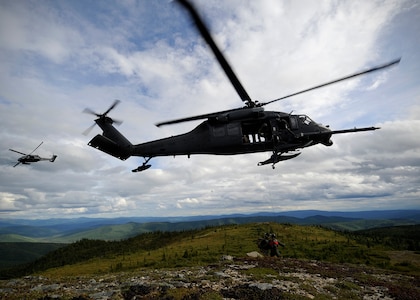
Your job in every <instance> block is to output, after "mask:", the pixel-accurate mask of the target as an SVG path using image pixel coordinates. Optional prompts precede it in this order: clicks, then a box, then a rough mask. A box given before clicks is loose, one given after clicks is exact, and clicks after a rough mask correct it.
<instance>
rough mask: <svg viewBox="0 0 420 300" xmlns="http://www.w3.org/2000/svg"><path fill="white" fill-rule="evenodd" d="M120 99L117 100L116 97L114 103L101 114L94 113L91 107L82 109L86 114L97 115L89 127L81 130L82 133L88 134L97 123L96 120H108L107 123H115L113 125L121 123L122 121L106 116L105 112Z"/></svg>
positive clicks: (111, 108)
mask: <svg viewBox="0 0 420 300" xmlns="http://www.w3.org/2000/svg"><path fill="white" fill-rule="evenodd" d="M120 102H121V101H120V100H118V99H116V100H115V101H114V103H113V104H112V105H111V106H110V107H109V108H108V109H107V110H106V111H105V112H104V113H102V114H98V113H96V112H94V111H93V110H92V109H90V108H85V109H84V110H83V112H84V113H86V114H91V115H94V116H96V117H98V119H96V120H95V123H93V124H92V125H91V126H90V127H88V128H87V129H86V130H85V131H83V135H88V134H89V133H90V132H91V130H92V129H93V127H95V125H96V124H97V122H98V121H102V122H108V123H110V124H115V125H121V123H122V121H120V120H115V119H112V118H110V117H108V116H107V114H108V113H109V112H110V111H111V110H113V109H114V108H115V107H116V106H117V105H118V104H119V103H120Z"/></svg>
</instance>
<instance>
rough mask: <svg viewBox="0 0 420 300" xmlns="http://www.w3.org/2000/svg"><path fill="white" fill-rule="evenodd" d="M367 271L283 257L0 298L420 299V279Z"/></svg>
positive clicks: (52, 283)
mask: <svg viewBox="0 0 420 300" xmlns="http://www.w3.org/2000/svg"><path fill="white" fill-rule="evenodd" d="M385 272H386V271H384V270H380V269H372V268H368V267H366V266H352V265H344V264H332V263H325V262H318V261H304V260H296V259H290V258H287V259H283V258H280V259H279V258H260V257H256V258H253V257H248V258H241V259H235V258H229V259H227V258H224V260H223V261H221V262H220V263H218V264H214V265H209V266H205V267H193V268H177V269H155V270H153V269H138V270H136V271H132V272H129V273H128V272H126V273H107V274H103V275H95V276H93V275H92V276H89V277H84V276H80V277H71V278H61V279H50V278H47V277H44V276H27V277H24V278H19V279H13V280H7V281H1V282H0V298H1V299H79V300H82V299H92V300H102V299H283V298H290V297H296V298H297V299H317V298H320V297H322V299H350V298H351V299H365V300H376V299H407V300H408V299H420V277H418V276H407V275H402V274H397V273H385Z"/></svg>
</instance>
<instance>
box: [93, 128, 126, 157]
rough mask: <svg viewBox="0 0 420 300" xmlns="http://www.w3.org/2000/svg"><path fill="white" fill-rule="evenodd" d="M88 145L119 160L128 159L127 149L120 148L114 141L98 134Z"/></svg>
mask: <svg viewBox="0 0 420 300" xmlns="http://www.w3.org/2000/svg"><path fill="white" fill-rule="evenodd" d="M88 145H89V146H91V147H93V148H96V149H99V150H101V151H102V152H105V153H107V154H109V155H112V156H114V157H117V158H119V159H121V160H126V159H127V158H129V157H130V151H129V148H127V147H121V146H119V145H118V144H117V143H115V142H114V141H112V140H110V139H109V138H107V137H104V136H103V135H100V134H98V135H97V136H95V137H94V138H93V139H92V140H91V141H90V142H89V143H88Z"/></svg>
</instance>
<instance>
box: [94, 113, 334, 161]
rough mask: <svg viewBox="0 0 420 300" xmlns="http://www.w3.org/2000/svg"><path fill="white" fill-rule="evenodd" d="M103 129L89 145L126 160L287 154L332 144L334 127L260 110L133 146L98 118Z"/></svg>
mask: <svg viewBox="0 0 420 300" xmlns="http://www.w3.org/2000/svg"><path fill="white" fill-rule="evenodd" d="M96 123H97V124H98V125H99V126H100V127H101V128H102V129H103V131H104V132H103V135H97V136H96V137H94V138H93V139H92V140H91V141H90V142H89V145H90V146H92V147H94V148H97V149H99V150H102V151H104V152H106V153H108V154H111V155H113V156H115V157H118V158H120V159H122V160H125V159H126V158H128V157H130V156H141V157H145V158H152V157H157V156H177V155H187V156H189V155H193V154H213V155H235V154H246V153H254V152H267V151H273V152H275V153H278V154H282V153H287V152H289V151H294V150H297V149H300V148H305V147H309V146H313V145H316V144H319V143H322V144H324V145H326V146H331V145H332V142H331V141H330V137H331V130H330V129H329V128H328V127H325V126H322V125H321V124H318V123H316V122H314V121H313V120H311V119H310V118H309V117H308V116H306V115H292V114H286V113H283V112H275V111H267V112H264V111H260V112H259V116H258V117H253V118H244V119H239V120H228V118H226V119H224V118H220V117H219V118H209V119H208V120H206V121H203V122H202V123H201V124H199V125H198V126H197V127H196V128H194V129H193V130H191V131H190V132H187V133H184V134H180V135H176V136H172V137H167V138H163V139H158V140H155V141H150V142H146V143H141V144H136V145H132V144H131V143H130V142H129V141H128V140H127V139H126V138H125V137H124V136H123V135H122V134H121V133H119V131H118V130H117V129H116V128H115V127H114V126H112V121H111V120H101V119H98V120H96Z"/></svg>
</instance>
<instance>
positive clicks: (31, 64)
mask: <svg viewBox="0 0 420 300" xmlns="http://www.w3.org/2000/svg"><path fill="white" fill-rule="evenodd" d="M194 3H195V4H196V7H197V8H198V10H199V12H200V14H201V15H202V17H203V18H204V20H205V22H206V23H207V24H208V25H209V27H210V29H211V32H212V35H213V36H214V38H215V39H216V41H217V43H218V44H219V46H220V48H221V49H222V51H223V52H224V53H225V55H226V57H227V58H228V60H229V62H230V63H231V65H232V66H233V68H234V70H235V72H236V74H237V75H238V77H239V79H240V80H241V82H242V84H243V85H244V86H245V88H246V90H247V92H248V93H249V94H250V96H251V97H252V98H253V99H254V100H259V101H269V100H272V99H275V98H279V97H281V96H284V95H287V94H290V93H293V92H296V91H299V90H302V89H305V88H309V87H311V86H314V85H317V84H321V83H323V82H326V81H330V80H333V79H335V78H338V77H341V76H345V75H348V74H352V73H354V72H357V71H361V70H364V69H366V68H369V67H372V66H375V65H380V64H382V63H386V62H388V61H391V60H393V59H395V58H398V57H402V60H401V62H400V64H399V65H397V66H396V67H393V68H390V69H387V70H385V71H383V72H376V73H374V74H371V75H368V76H364V77H363V78H358V79H354V80H349V81H346V82H343V83H340V84H336V85H333V86H329V87H326V88H323V89H319V90H317V91H313V92H309V93H306V94H303V95H300V96H296V97H293V98H289V99H286V100H284V101H280V102H276V103H274V104H271V105H270V106H268V107H266V110H275V111H284V112H291V111H293V112H294V113H298V114H307V115H309V116H310V117H311V118H312V119H314V120H315V121H317V122H319V123H323V124H328V125H330V127H331V128H332V129H344V128H352V127H355V126H356V127H363V126H379V127H381V129H380V130H377V131H375V132H363V133H352V134H346V135H336V136H334V137H333V141H334V145H333V146H332V147H325V146H323V145H317V146H314V147H312V148H306V149H304V150H303V151H302V152H303V153H302V155H300V156H299V157H297V158H295V159H293V160H289V161H285V162H281V163H279V164H277V166H276V169H275V170H273V169H272V168H271V167H270V166H269V165H268V166H257V163H258V162H259V161H262V160H265V159H267V158H268V157H269V156H270V153H258V154H249V155H237V156H210V155H202V156H191V158H189V159H188V158H187V157H184V156H180V157H175V158H174V157H161V158H155V159H153V160H152V161H151V163H152V168H150V169H149V170H147V171H145V172H141V173H132V172H131V170H132V169H134V168H136V167H137V166H139V165H140V164H141V163H142V162H143V159H142V158H138V157H131V158H129V159H127V160H126V161H120V160H118V159H116V158H114V157H111V156H108V155H106V154H105V153H102V152H100V151H98V150H95V149H93V148H91V147H89V146H88V145H87V143H88V142H89V140H90V139H91V138H92V137H94V136H95V135H96V134H98V133H101V131H100V129H99V128H98V127H97V126H96V127H95V129H93V130H92V132H91V133H90V134H89V135H88V136H84V135H82V132H83V131H84V130H85V129H86V128H87V127H89V126H90V125H91V124H93V116H91V115H88V114H83V113H82V111H83V109H84V108H86V107H89V108H91V109H92V110H94V111H97V112H98V113H102V112H104V111H105V110H106V109H107V108H108V107H109V106H110V105H111V104H112V103H113V101H114V100H115V99H120V100H121V103H120V105H119V106H117V107H116V108H115V109H114V110H113V111H112V112H111V113H110V116H111V117H114V118H115V119H119V120H123V121H124V122H123V123H122V125H121V126H119V127H118V129H119V130H120V131H121V132H122V133H124V134H125V136H126V137H127V138H128V139H129V140H130V141H131V142H132V143H133V144H137V143H142V142H146V141H150V140H154V139H159V138H163V137H167V136H171V135H176V134H180V133H184V132H187V131H189V130H191V129H193V128H194V127H195V126H197V125H198V124H199V123H200V121H195V122H188V123H183V124H178V125H173V126H165V127H162V128H157V127H156V126H155V125H154V124H155V123H157V122H160V121H165V120H168V119H173V118H181V117H186V116H191V115H196V114H203V113H209V112H214V111H219V110H226V109H231V108H237V107H240V106H242V102H241V100H240V98H239V96H238V95H237V94H236V92H235V90H234V89H233V87H232V86H231V85H230V83H229V81H228V80H227V78H226V76H225V74H224V73H223V71H222V70H221V68H220V66H219V65H218V64H217V62H216V60H215V59H214V57H213V54H212V53H211V52H210V50H209V48H208V47H207V45H206V44H205V43H204V42H203V40H202V38H201V37H200V36H199V35H198V33H197V31H196V29H195V27H194V26H193V22H192V21H191V19H190V17H189V16H188V15H187V14H186V13H185V11H184V10H182V9H181V8H180V7H179V6H178V5H176V4H175V3H173V2H172V1H169V0H156V1H147V0H138V1H135V0H126V1H85V0H83V1H82V0H79V1H78V0H72V1H65V0H62V1H52V0H45V1H30V0H26V1H14V0H3V1H0V141H1V142H0V144H1V147H0V164H1V166H0V218H61V217H66V218H67V217H79V216H88V217H117V216H188V215H205V214H219V213H223V214H229V213H252V212H257V211H276V212H281V211H285V210H302V209H318V210H341V211H355V210H371V209H413V208H416V209H419V208H420V176H419V175H420V139H419V133H418V131H419V129H418V128H420V22H419V21H418V20H419V19H420V3H419V1H415V0H414V1H413V0H407V1H402V0H395V1H393V0H385V1H383V0H381V1H375V0H371V1H364V0H360V1H357V0H355V1H312V0H307V1H305V0H297V1H279V0H273V1H270V0H261V1H253V0H252V1H251V0H249V1H245V0H229V1H219V0H197V1H195V2H194ZM41 141H43V142H44V144H43V145H42V146H41V147H40V148H39V149H38V150H37V151H36V154H39V155H41V156H43V157H49V156H51V155H52V154H56V155H58V158H57V160H56V161H55V162H54V163H50V162H39V163H36V164H32V165H30V166H26V165H19V166H17V167H15V168H14V167H13V165H14V164H15V162H16V160H17V158H18V157H19V155H18V154H16V153H14V152H11V151H9V148H13V149H16V150H18V151H22V152H25V153H27V152H30V151H32V150H33V149H34V148H35V147H36V146H37V145H38V144H39V143H40V142H41Z"/></svg>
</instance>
